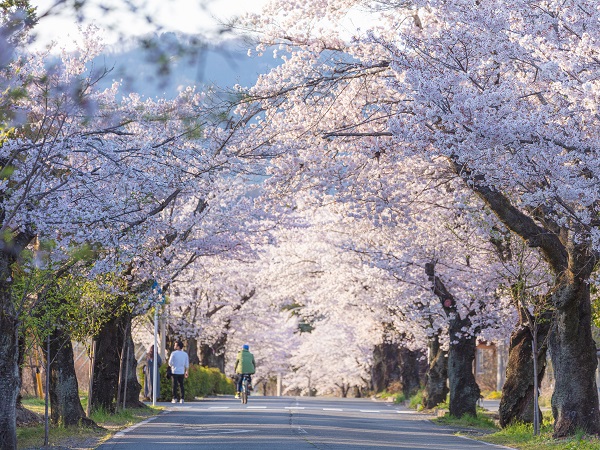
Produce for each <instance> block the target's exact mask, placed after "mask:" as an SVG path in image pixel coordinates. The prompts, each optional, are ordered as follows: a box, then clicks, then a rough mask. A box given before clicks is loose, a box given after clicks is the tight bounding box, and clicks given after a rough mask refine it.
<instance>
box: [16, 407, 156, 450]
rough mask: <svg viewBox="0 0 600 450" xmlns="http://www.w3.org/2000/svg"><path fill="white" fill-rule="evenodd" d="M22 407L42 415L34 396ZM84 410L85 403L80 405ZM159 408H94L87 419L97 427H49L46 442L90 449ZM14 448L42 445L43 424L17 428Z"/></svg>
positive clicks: (42, 412)
mask: <svg viewBox="0 0 600 450" xmlns="http://www.w3.org/2000/svg"><path fill="white" fill-rule="evenodd" d="M82 404H83V405H85V404H87V399H85V398H82ZM23 406H25V407H26V408H27V409H29V410H31V411H33V412H35V413H38V414H42V415H43V414H44V401H43V400H39V399H36V398H32V399H24V400H23ZM84 409H85V406H84ZM162 409H163V408H156V407H145V408H135V409H126V410H124V411H119V412H118V413H117V414H109V413H107V412H106V411H95V412H94V413H93V414H92V416H91V419H92V420H93V421H94V422H96V424H98V426H99V427H101V428H80V427H68V428H65V427H64V426H52V425H51V426H50V430H49V443H50V446H52V447H58V448H79V449H86V448H89V449H93V448H96V447H97V446H98V445H100V444H101V443H102V442H104V441H106V440H108V439H110V438H111V437H112V436H113V435H114V434H115V433H116V432H117V431H119V430H122V429H124V428H127V427H130V426H131V425H134V424H136V423H138V422H141V421H143V420H145V419H147V418H149V417H152V416H155V415H157V414H159V413H160V412H161V411H162ZM17 443H18V446H17V448H18V449H33V448H40V447H42V446H43V444H44V426H43V425H38V426H32V427H19V428H18V429H17Z"/></svg>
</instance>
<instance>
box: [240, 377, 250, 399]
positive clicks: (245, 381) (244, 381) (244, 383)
mask: <svg viewBox="0 0 600 450" xmlns="http://www.w3.org/2000/svg"><path fill="white" fill-rule="evenodd" d="M249 385H250V375H248V374H246V373H245V374H243V375H242V392H241V393H240V399H241V400H242V403H243V404H244V405H245V404H246V403H248V395H249V392H250V390H249Z"/></svg>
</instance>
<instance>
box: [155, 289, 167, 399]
mask: <svg viewBox="0 0 600 450" xmlns="http://www.w3.org/2000/svg"><path fill="white" fill-rule="evenodd" d="M152 292H153V297H155V302H154V355H153V358H154V360H153V362H152V374H153V376H152V406H156V397H157V393H156V391H157V390H158V386H159V383H158V377H159V374H158V361H157V360H158V357H157V355H158V308H160V306H161V305H164V303H165V296H164V294H163V291H162V289H161V288H160V286H159V284H158V283H157V282H156V281H154V283H152Z"/></svg>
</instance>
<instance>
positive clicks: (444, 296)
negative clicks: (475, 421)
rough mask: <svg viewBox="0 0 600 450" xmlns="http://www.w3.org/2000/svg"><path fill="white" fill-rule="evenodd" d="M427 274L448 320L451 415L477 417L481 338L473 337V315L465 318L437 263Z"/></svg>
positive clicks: (429, 268)
mask: <svg viewBox="0 0 600 450" xmlns="http://www.w3.org/2000/svg"><path fill="white" fill-rule="evenodd" d="M425 273H426V274H427V276H428V277H429V281H431V284H432V289H433V293H434V294H435V295H436V296H437V297H438V298H439V299H440V302H441V304H442V307H443V308H444V312H445V313H446V316H447V317H448V319H449V320H448V334H449V338H450V349H449V351H448V382H449V385H450V408H449V409H450V414H451V415H452V416H454V417H462V416H464V415H465V414H468V415H471V416H476V415H477V401H478V400H479V395H480V390H479V386H478V385H477V382H476V381H475V375H474V374H473V361H474V360H475V347H476V344H477V338H476V337H475V335H474V334H470V333H471V332H472V331H466V332H465V330H471V328H472V323H471V319H470V317H469V316H467V317H466V318H461V317H460V314H459V313H458V310H457V308H456V300H455V299H454V296H453V295H452V294H451V293H450V292H449V291H448V289H447V288H446V286H445V285H444V283H443V282H442V280H441V279H440V277H438V276H437V275H436V273H435V264H434V263H428V264H425Z"/></svg>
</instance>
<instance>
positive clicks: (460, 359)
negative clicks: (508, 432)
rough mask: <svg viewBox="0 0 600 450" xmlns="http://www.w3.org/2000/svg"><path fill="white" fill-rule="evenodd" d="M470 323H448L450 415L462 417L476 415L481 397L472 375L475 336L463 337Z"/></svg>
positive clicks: (462, 320) (467, 321) (463, 320)
mask: <svg viewBox="0 0 600 450" xmlns="http://www.w3.org/2000/svg"><path fill="white" fill-rule="evenodd" d="M470 326H471V321H470V320H469V319H468V318H467V319H460V318H459V317H458V316H457V318H456V319H454V320H451V321H450V329H449V331H450V351H449V352H448V382H449V384H450V408H449V409H450V415H452V416H454V417H462V416H464V415H466V414H468V415H471V416H476V415H477V401H478V400H479V396H480V395H481V391H480V390H479V386H478V385H477V382H476V381H475V375H474V374H473V361H474V359H475V348H476V346H477V342H476V337H475V336H465V333H464V332H463V331H462V329H463V328H464V327H466V328H469V327H470Z"/></svg>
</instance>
